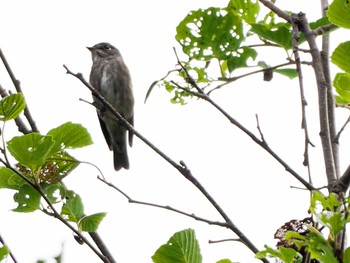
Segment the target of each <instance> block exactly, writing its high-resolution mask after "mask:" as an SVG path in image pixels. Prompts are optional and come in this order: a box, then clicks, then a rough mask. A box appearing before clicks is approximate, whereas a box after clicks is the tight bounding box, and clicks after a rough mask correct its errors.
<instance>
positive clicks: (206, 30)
mask: <svg viewBox="0 0 350 263" xmlns="http://www.w3.org/2000/svg"><path fill="white" fill-rule="evenodd" d="M176 32H177V34H176V40H177V41H178V42H179V43H180V44H181V46H182V49H183V52H184V53H185V54H187V55H188V56H189V57H190V58H194V59H197V60H205V61H208V60H210V59H212V58H217V59H219V60H224V59H226V58H227V57H228V56H230V54H232V53H234V52H235V51H236V50H237V49H238V48H239V47H240V44H241V43H242V41H243V40H244V35H243V24H242V19H241V18H240V17H239V16H238V15H235V14H234V13H233V12H227V11H226V10H225V9H222V8H215V7H210V8H208V9H199V10H197V11H191V12H190V13H189V14H188V15H187V16H186V17H185V19H184V20H182V21H181V22H180V24H179V25H178V26H177V28H176Z"/></svg>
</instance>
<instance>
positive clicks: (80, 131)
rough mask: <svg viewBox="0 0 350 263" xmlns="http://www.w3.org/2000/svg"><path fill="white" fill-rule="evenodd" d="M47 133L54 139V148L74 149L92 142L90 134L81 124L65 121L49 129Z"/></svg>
mask: <svg viewBox="0 0 350 263" xmlns="http://www.w3.org/2000/svg"><path fill="white" fill-rule="evenodd" d="M47 135H49V136H52V137H53V139H54V141H55V146H54V148H55V149H58V150H57V152H58V151H59V150H64V149H75V148H81V147H85V146H88V145H90V144H92V143H93V142H92V139H91V137H90V134H89V133H88V131H87V130H86V128H84V127H83V126H82V125H81V124H75V123H72V122H67V123H65V124H62V125H61V126H59V127H57V128H54V129H52V130H50V131H49V132H48V133H47Z"/></svg>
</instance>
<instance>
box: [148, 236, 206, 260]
mask: <svg viewBox="0 0 350 263" xmlns="http://www.w3.org/2000/svg"><path fill="white" fill-rule="evenodd" d="M152 259H153V262H155V263H167V262H169V263H171V262H172V263H200V262H202V256H201V254H200V249H199V245H198V241H197V239H196V236H195V233H194V230H192V229H186V230H183V231H180V232H177V233H175V234H174V235H173V236H172V237H171V238H170V239H169V241H168V242H167V243H166V244H164V245H162V246H161V247H159V248H158V250H157V251H156V252H155V254H154V255H153V256H152Z"/></svg>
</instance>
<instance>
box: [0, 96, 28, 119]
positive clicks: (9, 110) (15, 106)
mask: <svg viewBox="0 0 350 263" xmlns="http://www.w3.org/2000/svg"><path fill="white" fill-rule="evenodd" d="M25 107H26V103H25V101H24V97H23V95H22V94H21V93H16V94H11V95H10V96H7V97H5V98H4V99H2V100H0V121H8V120H12V119H15V118H17V117H18V116H19V115H20V114H21V112H22V111H23V110H24V109H25Z"/></svg>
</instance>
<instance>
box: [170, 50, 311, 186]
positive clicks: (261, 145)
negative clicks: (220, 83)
mask: <svg viewBox="0 0 350 263" xmlns="http://www.w3.org/2000/svg"><path fill="white" fill-rule="evenodd" d="M174 51H175V55H176V57H177V63H178V64H179V65H180V66H181V68H182V69H183V70H184V72H185V73H186V76H187V81H188V83H189V84H191V85H192V86H193V87H194V88H195V89H196V90H197V91H198V93H199V94H201V96H199V97H200V98H201V99H204V100H206V101H207V102H209V103H210V104H211V105H212V106H213V107H214V108H216V109H217V110H218V111H219V112H221V113H222V114H223V115H224V116H225V117H226V118H227V119H228V120H229V121H230V122H231V123H232V124H233V125H235V126H236V127H237V128H239V129H240V130H241V131H243V132H244V133H245V134H246V135H248V136H249V137H250V138H251V139H252V140H253V141H254V142H255V143H257V144H258V145H259V146H260V147H262V148H263V149H264V150H265V151H267V152H268V153H269V154H270V155H271V156H272V157H273V158H275V159H276V160H277V161H278V162H279V163H280V164H281V165H282V166H283V167H284V168H285V169H286V171H287V172H289V173H290V174H292V175H293V176H294V177H295V178H296V179H297V180H298V181H299V182H300V183H302V184H303V185H304V186H305V187H306V188H307V189H309V190H310V191H311V190H316V188H315V187H314V186H312V185H311V184H310V183H309V182H307V181H306V180H305V179H304V178H302V177H301V176H300V175H299V174H298V173H297V172H296V171H294V170H293V169H292V168H291V167H290V166H289V165H288V164H287V163H286V162H285V161H284V160H283V159H282V158H281V157H279V156H278V155H277V154H276V153H275V152H274V151H273V150H272V149H271V148H270V147H269V146H268V145H267V143H266V142H265V141H262V140H260V139H259V138H257V137H256V136H255V135H254V134H253V133H252V132H251V131H249V130H248V129H247V128H245V127H244V126H243V125H242V124H241V123H239V122H238V121H237V120H236V119H234V118H233V117H231V116H230V115H229V114H228V113H227V112H226V111H225V110H224V109H222V108H221V107H220V106H219V105H218V104H216V103H215V102H214V101H213V100H212V99H211V98H210V97H209V96H208V95H207V94H205V93H204V91H203V90H202V89H201V88H200V87H199V86H198V85H197V83H196V82H195V80H194V79H193V77H192V76H191V75H190V74H189V73H188V70H187V69H186V67H184V65H183V64H182V63H181V61H180V59H179V57H178V56H177V53H176V50H174Z"/></svg>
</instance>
